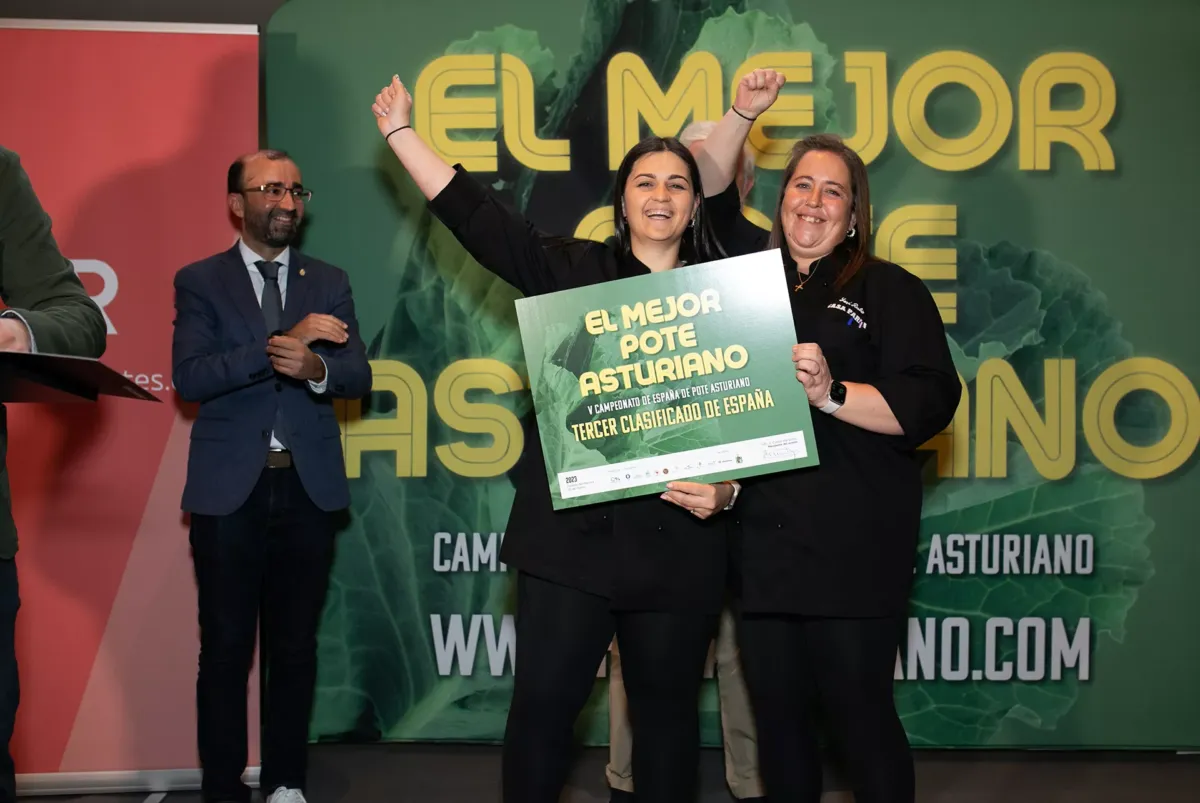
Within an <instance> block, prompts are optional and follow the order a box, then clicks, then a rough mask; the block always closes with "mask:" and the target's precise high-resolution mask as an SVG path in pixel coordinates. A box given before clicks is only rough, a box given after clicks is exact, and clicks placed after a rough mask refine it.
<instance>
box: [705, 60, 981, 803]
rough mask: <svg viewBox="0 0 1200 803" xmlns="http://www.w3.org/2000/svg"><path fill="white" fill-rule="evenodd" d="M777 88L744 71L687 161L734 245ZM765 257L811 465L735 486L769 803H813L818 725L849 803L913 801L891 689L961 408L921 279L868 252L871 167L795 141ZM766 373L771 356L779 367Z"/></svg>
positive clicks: (743, 635)
mask: <svg viewBox="0 0 1200 803" xmlns="http://www.w3.org/2000/svg"><path fill="white" fill-rule="evenodd" d="M782 85H783V79H782V76H779V75H777V74H775V73H773V72H771V71H765V72H764V71H758V72H755V73H751V74H750V75H748V76H746V78H745V79H743V80H742V81H741V82H740V84H739V86H738V89H737V92H736V97H735V100H734V104H733V108H732V109H731V110H730V111H729V112H728V113H727V114H726V115H725V117H724V118H723V119H722V120H721V122H720V123H719V124H718V126H717V127H716V128H715V129H714V130H713V132H712V133H711V134H710V135H709V137H708V140H707V141H706V143H705V145H704V148H703V152H702V153H701V154H700V155H699V156H698V158H697V162H698V163H699V165H700V168H701V171H702V172H703V182H704V188H705V191H706V192H707V193H709V194H710V195H713V196H715V197H712V198H710V199H709V201H710V208H711V210H712V214H713V226H714V229H715V230H716V231H717V233H718V237H720V238H721V240H722V244H723V245H724V246H725V248H726V250H727V251H728V252H730V253H731V254H740V253H748V252H751V251H756V250H761V249H762V248H763V245H764V244H763V242H762V237H761V236H760V235H757V234H754V235H753V236H751V237H741V236H739V234H738V231H739V228H740V230H742V231H744V228H742V227H740V224H738V225H737V227H735V225H734V224H737V218H738V216H739V215H740V211H739V208H738V199H737V193H736V190H735V188H734V187H732V186H731V182H732V179H733V177H734V175H735V173H736V165H737V160H738V158H739V155H740V153H741V149H742V147H743V144H744V142H745V139H746V135H747V134H748V133H749V131H750V128H751V126H752V125H753V123H754V120H755V119H756V118H757V117H758V115H760V114H761V113H762V112H763V111H765V110H766V109H767V108H769V107H770V105H771V104H772V103H773V102H774V100H775V98H776V97H777V95H778V93H779V89H780V88H781V87H782ZM783 175H784V177H785V180H784V181H783V182H782V184H781V185H780V193H779V200H778V205H777V208H776V210H775V219H774V225H773V227H772V230H771V235H770V237H769V239H768V241H767V243H766V244H765V245H766V247H768V248H779V249H781V250H782V255H783V261H784V265H785V268H786V272H787V275H788V291H789V296H790V301H791V305H792V317H793V321H794V324H795V330H796V344H795V345H794V346H793V347H792V349H791V354H790V355H788V357H787V358H790V359H791V361H792V363H793V366H794V369H795V371H796V380H797V381H798V382H800V383H801V384H802V385H803V386H804V390H805V393H806V395H807V397H808V402H809V404H810V406H811V408H812V418H813V426H812V432H813V439H814V441H815V443H816V446H817V448H818V450H819V451H820V454H821V463H820V465H819V466H817V467H813V468H811V469H801V470H797V471H788V472H781V473H777V474H769V475H764V476H760V477H755V478H753V479H752V480H747V481H744V483H743V485H744V486H745V488H744V491H743V493H742V498H741V499H740V500H739V504H738V510H739V514H738V517H737V518H738V520H739V521H740V525H741V526H740V531H741V536H742V537H741V548H740V552H739V560H738V567H737V569H736V570H735V576H736V577H737V578H738V581H737V582H736V583H735V585H736V587H737V588H738V589H739V591H740V593H739V600H738V608H739V612H740V618H739V621H738V633H739V637H740V640H741V647H742V662H743V665H744V666H745V669H746V681H747V686H748V688H749V690H750V699H751V701H752V702H753V708H754V713H755V721H756V724H757V726H758V734H759V742H758V748H759V760H760V762H761V767H762V774H763V780H764V784H765V787H766V791H767V794H768V795H769V796H770V798H771V800H772V801H773V803H817V801H818V800H819V799H820V797H821V787H822V772H821V757H820V751H819V743H820V738H819V737H820V735H821V729H820V728H819V726H818V723H821V724H823V725H824V726H825V728H826V729H827V733H828V736H829V741H830V744H831V746H832V748H833V749H834V752H835V754H836V755H837V757H838V758H839V759H840V763H841V765H843V766H844V767H845V768H846V770H847V774H848V776H849V780H850V783H851V787H852V790H853V792H854V799H855V801H856V803H913V800H914V799H915V794H916V793H915V780H914V772H913V762H912V755H911V751H910V749H909V744H908V739H907V735H906V733H905V730H904V726H903V724H902V723H901V721H900V718H899V716H898V715H897V713H896V707H895V699H894V691H893V680H892V675H893V672H894V669H895V659H896V650H897V648H898V646H899V643H900V641H901V639H902V636H903V633H904V629H905V626H906V622H907V613H908V602H909V593H910V591H911V588H912V580H913V566H914V564H915V561H916V553H917V537H918V532H919V529H920V519H921V506H922V501H923V497H924V494H923V490H924V489H923V486H922V477H921V461H920V460H919V457H918V452H917V450H918V448H919V447H920V446H921V445H922V444H924V443H925V442H927V441H928V440H929V439H930V438H932V437H933V436H934V435H936V434H938V433H939V432H941V431H942V430H943V429H944V428H945V427H946V426H947V425H948V424H949V423H950V421H951V420H952V418H953V416H954V412H955V410H956V408H957V406H958V403H959V398H960V396H961V392H962V391H961V385H960V382H959V378H958V374H957V371H956V370H955V367H954V362H953V360H952V359H951V355H950V349H949V346H948V344H947V342H946V332H945V328H944V327H943V325H942V320H941V315H940V313H939V312H938V308H937V305H936V304H935V303H934V300H933V297H932V295H931V293H930V292H929V290H928V289H927V288H926V287H925V285H924V283H923V282H922V281H921V280H920V279H918V278H917V277H916V276H914V275H913V274H911V273H909V272H908V271H906V270H904V269H903V268H901V267H900V266H898V265H895V264H892V263H890V262H886V261H884V260H881V259H879V258H878V257H876V256H875V255H874V254H873V253H872V251H871V247H870V237H871V201H870V186H869V182H868V180H867V169H866V166H865V165H864V164H863V161H862V159H860V158H859V156H858V154H856V153H855V152H854V151H853V150H852V149H851V148H849V147H848V146H847V145H846V144H845V142H843V141H842V140H841V139H840V138H839V137H837V136H834V135H829V134H820V135H814V136H810V137H806V138H804V139H802V140H800V141H799V142H797V143H796V144H795V146H794V147H793V148H792V151H791V154H790V156H789V159H788V162H787V166H786V167H785V169H784V173H783ZM779 359H780V360H783V359H785V357H784V355H782V354H780V355H779Z"/></svg>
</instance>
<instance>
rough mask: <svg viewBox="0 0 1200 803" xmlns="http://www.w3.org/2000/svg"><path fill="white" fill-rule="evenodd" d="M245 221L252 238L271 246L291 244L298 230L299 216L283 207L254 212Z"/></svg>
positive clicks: (280, 246)
mask: <svg viewBox="0 0 1200 803" xmlns="http://www.w3.org/2000/svg"><path fill="white" fill-rule="evenodd" d="M246 222H247V224H248V227H249V229H250V233H251V234H252V235H253V236H254V239H256V240H258V241H259V242H260V243H263V244H264V245H269V246H270V247H272V248H283V247H284V246H288V245H291V244H292V241H293V240H295V239H296V234H297V233H299V231H300V216H299V215H297V214H296V212H294V211H285V210H283V209H271V210H270V211H267V212H263V213H260V214H256V215H254V216H252V217H250V218H248V219H247V221H246Z"/></svg>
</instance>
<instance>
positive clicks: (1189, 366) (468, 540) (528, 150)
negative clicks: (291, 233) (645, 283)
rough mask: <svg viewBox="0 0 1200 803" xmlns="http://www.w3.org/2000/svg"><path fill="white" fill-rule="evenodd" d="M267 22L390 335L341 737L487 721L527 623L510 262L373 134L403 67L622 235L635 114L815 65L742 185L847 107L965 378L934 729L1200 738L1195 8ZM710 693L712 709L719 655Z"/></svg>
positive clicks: (907, 667)
mask: <svg viewBox="0 0 1200 803" xmlns="http://www.w3.org/2000/svg"><path fill="white" fill-rule="evenodd" d="M266 46H267V83H266V93H267V106H268V108H267V124H268V136H269V141H270V144H271V145H272V146H273V147H282V148H286V149H287V150H289V151H290V152H291V153H292V154H293V155H294V156H295V157H296V159H297V161H298V163H299V165H300V167H301V169H302V171H303V173H304V179H305V184H306V185H308V186H311V187H313V188H314V191H315V195H314V198H313V201H312V203H311V204H310V210H309V214H310V222H311V225H310V227H309V229H308V234H307V238H306V242H305V248H306V249H307V250H308V251H309V252H310V253H313V254H315V255H318V256H320V257H322V258H325V259H329V260H331V261H333V262H335V263H337V264H339V265H341V266H343V267H344V268H346V269H347V270H348V271H349V272H350V275H351V278H352V281H353V286H354V293H355V299H356V302H357V304H358V312H359V316H360V319H361V322H362V325H363V331H364V332H365V333H366V335H367V337H368V338H369V344H370V353H371V356H372V359H373V360H374V363H373V364H374V368H375V393H374V394H373V395H372V397H371V398H370V399H369V400H368V401H366V402H364V403H362V404H351V405H347V406H345V407H344V408H343V409H342V416H343V431H344V436H345V440H344V445H345V452H346V458H347V472H348V474H349V475H350V477H351V482H352V489H353V498H354V501H353V514H354V515H353V524H352V525H351V527H350V529H349V530H348V531H347V532H346V533H345V534H344V535H343V536H342V538H341V541H340V544H339V551H338V558H337V564H336V568H335V577H334V581H333V586H332V591H331V596H330V601H329V605H328V609H327V612H326V618H325V621H324V625H323V629H322V632H321V639H320V661H321V664H320V677H319V681H318V685H319V688H318V695H317V703H316V708H315V713H314V718H313V736H314V737H315V738H320V739H350V738H354V739H363V738H366V739H386V740H481V741H492V740H498V739H499V738H500V737H501V736H502V733H503V725H504V718H505V712H506V706H507V700H508V695H509V692H510V689H511V673H512V667H513V663H514V661H515V660H516V658H517V646H518V645H516V644H515V643H514V638H513V625H512V619H511V611H512V600H511V583H510V580H511V578H510V577H509V575H508V573H507V572H506V570H505V567H504V566H503V565H501V564H500V563H499V561H498V549H499V546H500V543H501V539H502V538H503V528H504V524H505V521H506V518H507V514H508V509H509V505H510V504H511V501H512V495H513V494H512V481H511V478H510V471H511V469H512V467H513V464H514V463H515V461H516V460H517V458H518V456H519V455H520V453H521V450H522V448H523V447H524V444H523V442H522V434H521V429H520V426H519V416H522V415H527V414H529V413H530V403H529V397H528V390H527V373H526V366H525V364H524V361H523V355H522V351H521V341H520V337H519V333H518V331H517V327H516V318H515V314H514V309H513V301H514V299H515V293H514V292H513V291H512V289H511V288H509V287H508V286H506V285H504V284H503V283H501V282H500V281H498V280H496V279H494V278H493V277H492V276H491V275H490V274H488V273H487V272H486V271H484V270H483V269H481V268H480V267H479V266H478V265H477V264H475V263H474V262H473V260H471V258H470V257H468V256H467V255H466V254H465V252H464V251H463V250H462V249H461V248H460V247H459V246H458V245H457V243H456V242H455V241H454V240H453V238H452V237H450V235H449V234H448V233H447V232H446V230H445V229H444V228H443V227H442V226H441V224H440V223H438V222H437V221H436V220H434V219H433V218H432V217H431V216H430V214H429V213H428V211H427V209H426V207H425V204H424V202H423V199H422V198H421V197H420V196H419V194H418V193H417V192H416V190H415V188H414V187H413V186H412V184H411V182H410V181H409V180H408V178H407V177H406V176H405V175H404V173H403V172H402V170H401V169H400V168H399V166H398V164H397V163H396V162H395V159H394V158H393V157H392V155H391V153H390V151H388V150H387V149H386V148H385V146H384V145H383V143H381V141H380V137H379V134H378V131H377V129H376V125H375V121H374V119H373V117H372V115H371V111H370V103H371V100H372V99H373V97H374V95H375V93H376V92H377V91H378V90H379V87H381V86H383V85H384V84H385V83H386V82H387V81H388V80H389V78H390V77H391V75H392V74H393V73H398V74H399V75H400V76H401V78H402V79H403V80H404V81H405V82H406V84H407V85H408V86H409V87H410V89H411V91H412V94H413V96H414V99H415V119H414V125H415V127H416V129H417V130H418V132H419V133H420V134H421V135H422V136H423V137H424V138H425V139H426V141H428V142H430V143H431V144H432V145H433V146H434V147H436V148H437V149H438V150H439V151H440V152H441V153H442V154H443V155H444V156H445V157H446V158H447V159H449V160H452V161H456V162H461V163H463V164H464V165H466V166H467V167H468V168H470V169H471V170H473V171H475V172H476V173H477V174H480V175H481V176H482V177H483V178H484V180H485V181H487V182H488V183H489V184H490V185H491V186H492V187H493V188H494V189H495V190H496V191H497V192H498V193H500V194H501V195H502V196H503V197H505V198H506V199H507V200H508V201H509V202H511V203H512V204H513V205H514V206H515V207H517V208H519V209H521V210H523V211H524V212H525V214H526V215H527V216H528V217H529V218H530V219H531V220H533V221H534V222H535V223H536V224H537V225H538V226H539V227H541V228H542V229H544V230H547V231H551V232H555V233H560V234H571V233H577V234H578V235H579V236H584V237H592V238H597V239H602V238H603V237H605V236H607V233H608V232H609V231H611V217H610V215H609V212H608V210H607V209H606V208H605V206H604V205H605V200H606V199H607V198H608V197H610V196H609V193H610V189H611V183H612V180H613V172H614V168H615V167H616V165H617V162H618V161H619V159H620V158H621V156H622V155H623V154H624V152H625V150H626V149H627V148H628V147H629V146H630V145H632V144H633V143H634V142H635V141H636V140H637V139H638V138H639V137H640V136H642V135H644V134H645V133H647V132H649V131H654V132H656V133H659V134H664V135H667V134H674V133H677V132H678V131H679V130H681V129H682V127H683V126H684V125H686V124H687V123H688V122H689V121H691V120H693V119H713V118H717V117H719V116H720V115H721V114H722V113H723V112H724V110H725V109H726V108H727V105H728V103H729V102H730V98H731V94H730V93H731V87H732V86H733V85H734V84H735V82H736V81H737V80H738V79H739V77H740V76H741V75H742V74H743V73H744V72H745V71H747V70H750V69H753V68H755V67H758V66H771V67H774V68H776V69H781V70H783V71H785V72H786V74H787V76H788V79H789V82H788V86H787V87H785V89H784V96H783V97H782V98H781V100H780V101H779V103H777V104H776V106H775V108H774V110H773V111H772V112H771V117H770V119H769V120H768V119H764V120H763V121H761V123H760V124H759V125H758V126H757V127H756V129H755V131H754V134H753V135H752V144H753V145H754V147H755V148H756V150H757V152H758V170H757V183H756V185H755V188H754V190H753V192H752V194H751V196H750V206H751V207H752V209H751V210H749V211H748V212H747V216H748V217H750V218H751V219H752V220H754V221H756V222H759V223H760V224H765V217H764V216H768V217H769V216H770V215H771V213H772V211H773V209H772V204H773V201H772V199H773V198H774V197H775V195H776V193H777V191H778V187H779V181H780V170H781V167H782V163H783V160H784V154H785V153H786V151H787V149H788V147H789V145H790V143H791V141H793V140H794V138H795V137H796V136H798V135H801V134H803V133H805V132H812V131H834V132H838V133H841V134H843V135H844V136H846V137H847V138H848V139H849V140H850V142H851V144H852V145H853V146H854V147H855V148H856V149H857V150H858V151H859V152H860V153H861V154H862V155H863V158H864V159H865V160H866V161H867V163H868V168H869V170H870V174H871V185H872V186H871V189H872V198H873V201H874V205H875V206H874V217H875V219H876V220H877V221H878V222H877V226H876V230H875V232H874V243H875V250H876V252H877V253H878V254H879V255H880V256H882V257H884V258H887V259H891V260H893V261H896V262H899V263H900V264H902V265H904V266H905V267H906V268H908V269H909V270H910V271H912V272H914V273H916V274H917V275H919V276H920V277H922V278H923V279H924V280H926V281H927V283H928V286H929V288H930V290H931V291H932V292H933V293H934V295H935V298H936V299H937V302H938V306H939V308H940V309H941V310H942V314H943V318H944V320H945V322H946V327H947V335H948V337H949V338H950V344H951V348H952V350H953V353H954V357H955V361H956V364H957V366H958V368H959V371H960V373H961V375H962V379H963V382H964V385H965V393H964V397H963V402H962V405H961V407H960V409H959V411H958V414H957V416H956V417H955V420H954V422H953V425H952V427H951V428H950V429H948V430H947V431H946V432H945V433H943V434H942V435H940V436H938V437H937V438H935V439H934V440H933V441H932V442H931V443H930V444H928V446H927V447H926V448H927V449H928V451H930V452H931V460H930V465H929V484H928V488H927V494H926V499H925V509H924V525H923V539H922V546H921V550H920V554H919V555H918V558H917V561H916V566H915V572H916V575H917V580H916V590H915V595H914V599H913V604H912V614H911V615H912V618H911V622H910V628H909V637H908V639H907V643H906V644H905V645H904V647H903V648H902V649H901V651H900V654H899V655H898V656H897V666H896V678H897V695H898V701H899V706H900V708H901V711H902V713H903V717H904V722H905V725H906V727H907V728H908V731H909V734H910V736H911V739H912V741H913V743H914V744H916V745H919V746H954V747H984V746H991V747H995V746H1018V747H1020V746H1029V747H1045V746H1051V747H1053V746H1062V747H1067V746H1083V747H1106V748H1110V747H1115V748H1125V747H1130V748H1134V747H1153V748H1188V747H1193V748H1194V747H1200V716H1198V715H1197V712H1198V711H1200V684H1197V683H1196V678H1197V677H1200V638H1198V637H1197V629H1196V611H1197V610H1200V583H1197V582H1196V580H1195V578H1196V577H1200V549H1197V548H1196V541H1195V535H1194V533H1195V522H1196V520H1197V516H1198V514H1200V501H1198V499H1200V496H1198V495H1197V493H1196V490H1197V486H1196V477H1197V472H1196V469H1195V456H1194V455H1195V451H1196V445H1197V441H1198V439H1200V398H1198V397H1197V393H1196V390H1195V388H1194V385H1193V381H1192V378H1194V377H1196V376H1197V375H1198V370H1200V345H1198V342H1200V341H1198V339H1197V328H1196V317H1195V313H1194V305H1195V299H1196V298H1198V297H1200V278H1198V272H1197V270H1196V268H1197V266H1196V264H1195V258H1194V257H1192V256H1188V254H1189V253H1191V252H1190V251H1189V250H1188V248H1189V246H1188V245H1187V243H1188V242H1189V240H1188V237H1189V236H1190V235H1189V234H1188V231H1189V230H1190V229H1189V226H1190V222H1191V218H1192V217H1193V216H1194V214H1195V213H1196V211H1197V204H1196V201H1195V195H1194V192H1193V188H1194V186H1196V184H1197V181H1198V180H1200V162H1198V158H1197V155H1196V149H1195V144H1194V134H1193V132H1194V131H1195V130H1196V128H1197V124H1200V89H1198V88H1197V84H1196V83H1195V80H1194V79H1195V76H1196V75H1198V74H1200V6H1198V5H1196V4H1195V3H1194V2H1190V0H1176V1H1175V2H1169V1H1168V0H1152V1H1151V2H1149V3H1148V4H1146V5H1145V6H1144V7H1143V9H1142V10H1141V11H1140V12H1139V13H1138V14H1137V15H1132V14H1130V13H1129V11H1128V6H1127V5H1125V4H1119V3H1109V2H1092V1H1091V0H1088V1H1085V0H1074V1H1073V2H1072V1H1071V0H1063V2H1058V3H1053V4H1047V3H1045V2H1041V1H1040V0H1009V2H1005V3H992V4H987V5H980V4H974V5H970V6H968V5H963V4H959V5H946V4H937V6H936V7H933V6H932V5H931V7H930V8H928V9H924V10H920V9H915V8H912V7H911V4H900V3H893V2H884V0H866V1H865V2H862V3H855V4H853V7H848V6H846V5H845V4H836V3H825V4H801V3H799V2H795V0H792V1H791V2H788V1H786V0H757V2H730V1H727V0H699V1H697V0H628V2H627V1H626V0H593V1H592V2H585V0H562V2H560V3H558V4H549V3H540V2H531V0H512V1H511V2H508V3H490V2H482V0H439V2H437V3H433V4H425V5H423V6H421V7H420V8H415V7H414V6H413V4H410V3H399V2H396V3H392V4H381V3H378V2H375V0H339V2H332V1H331V0H291V2H289V3H288V4H287V5H285V6H284V7H282V9H281V10H280V11H279V12H278V13H277V14H276V16H275V17H274V19H273V20H272V21H271V23H270V26H269V30H268V37H267V41H266ZM603 671H604V667H603V666H602V667H599V675H600V677H599V678H598V681H597V685H596V693H595V695H594V697H593V700H592V703H591V705H590V706H589V709H588V711H587V713H586V715H585V716H584V717H583V718H582V719H581V723H580V730H581V733H582V736H583V738H585V739H586V740H587V741H589V742H591V743H603V742H605V741H606V739H607V721H606V716H605V714H606V703H605V694H606V683H605V681H604V680H603ZM701 706H702V711H703V720H702V722H703V737H704V741H705V743H707V744H718V743H719V742H720V738H719V724H718V718H717V704H716V695H715V693H714V689H713V688H712V686H711V684H710V685H709V686H707V687H706V689H705V695H704V698H703V699H702V701H701Z"/></svg>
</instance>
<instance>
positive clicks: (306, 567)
mask: <svg viewBox="0 0 1200 803" xmlns="http://www.w3.org/2000/svg"><path fill="white" fill-rule="evenodd" d="M191 544H192V559H193V561H194V563H195V568H196V582H197V584H198V586H199V603H200V604H199V608H200V672H199V676H198V678H197V681H196V714H197V731H198V732H197V741H198V745H199V750H200V764H201V767H202V768H203V771H204V776H203V781H202V789H203V795H204V800H205V801H206V802H209V801H226V800H229V801H248V800H249V799H250V788H249V787H247V786H246V785H245V784H243V783H242V780H241V776H242V773H243V772H244V771H245V769H246V761H247V744H246V742H247V721H246V718H247V714H246V708H247V705H246V684H247V682H248V680H249V677H250V667H251V663H252V661H253V658H254V644H255V640H256V635H257V630H258V622H259V616H260V615H261V616H262V623H263V638H264V643H263V644H262V645H261V650H260V655H261V657H262V661H261V667H260V671H262V672H265V673H266V699H264V700H262V706H263V732H262V774H261V778H260V785H261V787H262V789H263V794H264V797H265V796H266V795H267V794H270V792H272V791H274V790H275V788H276V787H279V786H284V787H288V788H296V789H301V790H303V789H304V788H305V780H306V773H307V768H308V725H309V717H310V715H311V713H312V698H313V687H314V685H315V683H316V674H317V638H316V633H317V625H318V623H319V621H320V618H321V610H322V608H323V607H324V603H325V592H326V589H327V588H328V583H329V570H330V567H331V565H332V562H333V551H334V519H333V517H332V516H331V515H330V514H329V513H326V512H324V511H322V510H320V509H319V508H318V507H317V506H316V505H314V504H313V503H312V501H311V500H310V499H309V498H308V494H306V493H305V491H304V488H303V486H302V485H301V484H300V478H299V476H298V475H297V474H296V471H295V469H294V468H264V469H263V473H262V476H261V477H260V478H259V481H258V484H257V485H256V486H255V488H254V491H253V492H252V493H251V494H250V498H249V499H248V500H247V501H246V503H245V504H244V505H243V506H242V507H241V508H240V509H238V510H237V511H236V512H234V513H232V514H230V515H228V516H201V515H193V516H192V524H191Z"/></svg>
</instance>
